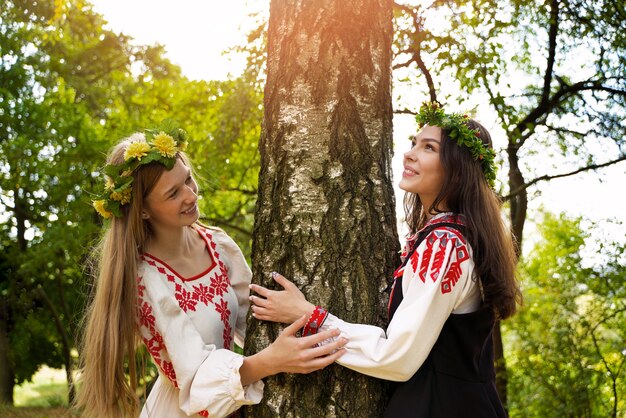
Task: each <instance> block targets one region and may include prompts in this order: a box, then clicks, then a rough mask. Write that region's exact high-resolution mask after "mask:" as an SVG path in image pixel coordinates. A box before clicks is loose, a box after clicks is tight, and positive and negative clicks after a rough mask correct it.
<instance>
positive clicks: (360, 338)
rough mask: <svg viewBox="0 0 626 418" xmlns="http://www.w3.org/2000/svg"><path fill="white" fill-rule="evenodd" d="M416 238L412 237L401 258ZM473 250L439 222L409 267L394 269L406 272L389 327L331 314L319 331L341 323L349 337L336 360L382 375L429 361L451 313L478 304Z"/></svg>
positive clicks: (396, 376)
mask: <svg viewBox="0 0 626 418" xmlns="http://www.w3.org/2000/svg"><path fill="white" fill-rule="evenodd" d="M461 219H462V217H455V216H453V214H451V213H441V214H438V215H436V216H433V217H432V218H431V219H430V220H429V221H428V223H427V224H426V225H425V227H427V226H429V225H431V224H433V223H439V222H452V223H457V224H461V225H462V220H461ZM415 238H416V236H413V237H411V238H410V239H409V242H408V243H407V245H406V246H405V249H404V251H403V254H402V255H403V258H404V257H406V256H407V255H408V254H406V252H407V248H410V246H411V244H412V243H413V242H414V240H415ZM471 254H472V252H471V248H470V247H469V244H468V243H467V242H466V240H465V238H464V237H463V235H462V234H461V233H460V232H459V231H458V230H456V229H453V228H450V227H443V226H441V227H437V228H436V229H434V230H433V231H431V232H430V233H429V234H428V235H427V236H426V238H425V239H424V241H422V243H421V244H420V245H419V246H418V247H417V249H416V251H415V252H413V254H410V255H408V256H409V257H410V258H409V261H408V262H407V264H406V266H405V267H404V268H403V269H399V270H398V271H397V272H396V277H397V276H398V275H402V294H403V299H402V302H401V303H400V305H399V306H398V308H397V310H396V312H395V314H394V316H393V319H392V320H391V322H390V323H389V326H388V327H387V330H386V331H385V330H384V329H382V328H379V327H375V326H372V325H363V324H353V323H348V322H345V321H343V320H341V319H339V318H337V317H336V316H334V315H332V314H328V316H327V318H326V320H325V321H324V323H323V325H322V326H321V327H320V329H319V330H320V331H324V330H327V329H334V328H338V329H339V330H340V331H341V335H342V336H344V337H346V338H348V340H349V342H348V344H347V345H346V346H345V348H346V349H347V351H346V353H345V354H344V355H343V356H341V357H340V358H339V360H337V363H339V364H341V365H343V366H345V367H348V368H350V369H353V370H356V371H358V372H359V373H363V374H366V375H369V376H374V377H378V378H381V379H386V380H392V381H406V380H408V379H410V378H411V377H412V376H413V375H414V374H415V372H416V371H417V370H418V368H419V367H420V366H421V365H422V363H423V362H424V361H425V360H426V357H427V356H428V354H429V353H430V351H431V349H432V347H433V346H434V345H435V342H436V341H437V338H438V337H439V333H440V332H441V330H442V328H443V325H444V323H445V322H446V320H447V319H448V317H449V316H450V314H452V313H468V312H473V311H475V310H477V309H478V308H479V306H480V298H481V296H480V287H479V284H478V283H477V282H476V280H473V279H472V275H473V272H474V262H473V261H472V255H471ZM394 284H395V283H394ZM399 290H400V289H393V290H392V292H397V291H399Z"/></svg>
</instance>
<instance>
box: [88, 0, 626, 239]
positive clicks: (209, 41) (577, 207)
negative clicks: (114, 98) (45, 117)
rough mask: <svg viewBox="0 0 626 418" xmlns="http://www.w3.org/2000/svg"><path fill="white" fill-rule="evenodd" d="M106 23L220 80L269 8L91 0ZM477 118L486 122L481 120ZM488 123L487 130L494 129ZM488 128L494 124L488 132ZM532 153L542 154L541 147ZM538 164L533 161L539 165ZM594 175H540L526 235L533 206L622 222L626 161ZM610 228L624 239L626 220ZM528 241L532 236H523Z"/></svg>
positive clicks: (245, 1)
mask: <svg viewBox="0 0 626 418" xmlns="http://www.w3.org/2000/svg"><path fill="white" fill-rule="evenodd" d="M91 3H92V4H93V5H94V9H95V10H96V11H97V12H99V13H101V14H103V15H104V18H105V20H107V21H108V22H109V23H108V26H109V28H110V29H112V30H114V31H116V32H123V33H125V34H126V35H130V36H132V37H133V38H134V39H135V40H136V42H137V43H139V44H154V43H159V44H162V45H164V46H165V49H166V55H167V57H168V58H169V59H170V60H171V61H172V62H173V63H175V64H177V65H179V66H180V67H181V68H182V71H183V74H185V75H186V76H187V77H189V78H191V79H204V80H218V79H225V78H226V77H228V75H229V74H230V75H231V76H237V75H239V74H240V73H241V72H242V70H243V68H244V65H245V60H244V59H242V58H238V57H235V56H233V55H234V54H228V55H224V54H223V51H225V50H227V49H228V48H231V47H233V46H236V45H243V44H244V43H245V42H246V33H247V31H248V30H249V29H250V28H251V27H253V25H254V20H253V19H252V18H251V17H249V14H250V13H253V12H261V13H264V14H265V15H267V14H268V13H269V0H229V1H216V0H178V1H177V2H176V3H175V4H176V5H175V6H174V3H173V2H171V1H170V0H167V1H166V0H91ZM481 122H483V123H484V121H483V120H481ZM489 125H490V124H489V123H487V124H486V126H487V128H488V129H490V130H492V129H494V126H493V125H495V123H494V124H493V125H492V126H489ZM414 129H415V123H414V121H413V118H412V117H411V116H407V115H396V117H395V118H394V141H395V154H394V159H393V162H392V164H393V172H394V184H397V183H398V181H399V180H400V178H401V172H402V154H403V152H404V151H405V150H406V149H408V143H409V142H408V141H407V140H406V139H407V138H408V137H409V135H410V134H411V133H412V132H413V131H414ZM492 133H493V131H492ZM534 158H538V159H541V158H545V157H542V156H541V153H540V154H539V155H537V156H536V157H534ZM540 165H541V164H539V166H540ZM598 173H599V175H590V174H586V175H585V174H581V175H577V176H572V177H569V178H564V179H558V180H553V181H551V182H544V183H542V184H541V185H540V187H539V188H531V189H530V195H529V198H530V204H529V218H528V221H529V223H528V226H527V228H526V230H527V232H528V233H529V234H528V235H532V233H533V231H534V229H535V226H534V224H533V222H534V221H535V220H536V221H540V217H539V215H538V209H539V208H540V207H544V208H546V209H547V210H549V211H551V212H555V213H560V212H566V213H567V214H568V215H570V216H580V215H583V216H585V217H587V218H590V219H591V220H593V221H599V222H603V223H604V225H606V224H607V223H606V222H605V221H606V220H608V219H616V220H619V221H621V222H624V223H625V224H626V210H625V209H624V208H625V207H626V197H625V196H626V193H625V192H624V191H626V162H622V163H620V164H617V165H614V166H612V167H610V168H606V169H602V170H600V171H599V172H598ZM402 198H403V194H402V192H401V191H400V190H399V189H397V187H396V200H397V213H398V215H399V217H401V216H402V214H403V211H402V205H401V202H402ZM608 229H609V230H610V231H609V232H608V233H609V234H610V235H612V236H615V237H616V238H617V239H622V240H623V239H624V235H625V234H626V225H624V226H622V227H621V229H618V230H617V231H615V230H611V229H612V227H608ZM529 241H532V240H529Z"/></svg>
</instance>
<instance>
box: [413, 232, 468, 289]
mask: <svg viewBox="0 0 626 418" xmlns="http://www.w3.org/2000/svg"><path fill="white" fill-rule="evenodd" d="M425 241H426V248H425V249H424V252H423V253H422V257H421V260H422V265H421V266H420V271H419V275H418V277H419V278H420V280H421V281H422V283H425V282H426V274H427V273H428V272H429V271H430V277H431V279H432V281H433V283H434V282H436V281H437V279H438V278H439V275H440V274H441V273H442V272H445V276H444V278H443V279H442V280H441V293H444V294H445V293H450V292H451V291H452V289H453V288H454V286H455V285H456V283H457V282H458V281H459V278H460V277H461V274H462V273H463V270H462V269H461V264H462V263H463V261H465V260H467V259H469V253H468V250H467V245H466V243H465V240H464V239H463V237H462V236H459V235H457V234H456V233H455V231H453V230H451V229H450V228H440V229H435V230H433V231H432V232H431V233H430V234H429V235H428V236H427V237H426V240H425ZM437 241H439V249H438V250H437V251H436V252H435V253H434V254H433V247H434V244H435V242H437ZM448 245H452V247H453V248H452V253H451V255H450V257H449V259H448V263H449V266H448V265H444V261H445V255H446V251H445V248H446V247H447V246H448ZM411 257H412V258H411V260H410V261H411V266H412V267H413V270H414V271H415V269H416V268H417V263H418V260H419V258H418V255H417V252H416V253H415V254H413V255H412V256H411ZM431 257H434V259H433V260H432V265H431V266H430V269H429V268H428V267H429V264H431V262H430V258H431ZM451 260H452V262H450V261H451Z"/></svg>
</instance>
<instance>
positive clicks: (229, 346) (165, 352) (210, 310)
mask: <svg viewBox="0 0 626 418" xmlns="http://www.w3.org/2000/svg"><path fill="white" fill-rule="evenodd" d="M196 228H197V232H198V233H199V235H200V236H201V237H202V239H203V240H204V241H205V242H206V248H207V250H208V252H209V253H210V254H211V257H212V260H213V262H212V265H211V266H210V267H209V268H208V269H207V270H206V271H204V272H202V273H200V274H198V275H196V276H194V277H188V278H186V277H182V276H181V275H180V274H178V273H177V272H176V271H174V270H173V269H172V268H171V267H169V266H168V265H167V264H166V263H164V262H163V261H161V260H159V259H157V258H156V257H154V256H152V255H150V254H143V255H142V262H141V264H140V266H139V269H138V278H137V283H138V289H137V290H138V306H139V309H138V310H139V318H138V321H139V327H140V333H141V337H142V339H143V341H144V343H145V344H146V347H147V348H148V351H149V352H150V354H151V356H152V359H153V361H154V362H155V363H156V365H157V366H158V369H159V377H158V378H157V381H156V383H155V384H154V386H153V388H152V390H151V391H150V395H149V396H148V399H147V401H146V404H145V405H144V407H143V410H142V412H141V418H177V417H187V416H204V417H206V416H210V417H225V416H228V415H229V414H231V413H232V412H233V411H235V410H237V409H238V408H239V407H241V406H242V405H250V404H255V403H258V402H260V400H261V398H262V396H263V382H261V381H259V382H255V383H253V384H251V385H249V386H246V387H242V385H241V380H240V375H239V368H240V367H241V365H242V363H243V357H242V356H241V355H239V354H237V353H235V352H233V351H232V350H233V343H234V339H236V340H237V343H238V344H239V345H240V346H243V339H244V337H245V330H246V314H247V311H248V306H249V301H248V296H249V288H248V285H249V284H250V279H251V276H252V273H251V271H250V268H249V267H248V265H247V263H246V261H245V259H244V257H243V254H242V253H241V250H240V249H239V247H238V246H237V244H235V242H234V241H233V240H232V239H231V238H230V237H229V236H228V235H227V234H226V233H225V232H224V231H222V230H220V229H214V228H208V229H205V228H202V227H196Z"/></svg>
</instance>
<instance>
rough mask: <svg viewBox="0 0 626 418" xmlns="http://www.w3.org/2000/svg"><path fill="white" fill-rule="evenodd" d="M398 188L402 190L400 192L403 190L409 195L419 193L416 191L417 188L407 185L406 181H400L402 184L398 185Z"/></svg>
mask: <svg viewBox="0 0 626 418" xmlns="http://www.w3.org/2000/svg"><path fill="white" fill-rule="evenodd" d="M398 187H399V188H400V190H403V191H405V192H407V193H417V191H416V190H415V189H416V188H415V187H411V185H410V184H406V183H405V182H404V180H400V183H398Z"/></svg>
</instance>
